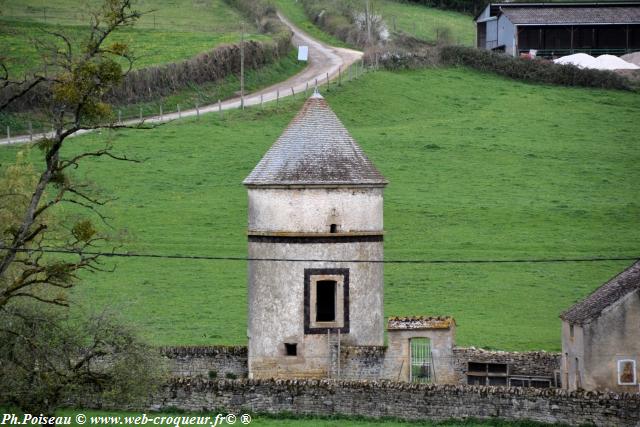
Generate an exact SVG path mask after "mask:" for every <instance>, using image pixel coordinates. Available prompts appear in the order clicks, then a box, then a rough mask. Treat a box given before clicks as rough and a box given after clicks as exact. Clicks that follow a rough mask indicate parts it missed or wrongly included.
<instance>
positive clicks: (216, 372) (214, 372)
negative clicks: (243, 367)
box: [209, 370, 218, 380]
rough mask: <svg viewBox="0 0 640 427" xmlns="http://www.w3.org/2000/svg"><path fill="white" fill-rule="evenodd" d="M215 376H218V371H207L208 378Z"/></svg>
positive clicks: (211, 378)
mask: <svg viewBox="0 0 640 427" xmlns="http://www.w3.org/2000/svg"><path fill="white" fill-rule="evenodd" d="M215 378H218V371H214V370H211V371H209V379H210V380H213V379H215Z"/></svg>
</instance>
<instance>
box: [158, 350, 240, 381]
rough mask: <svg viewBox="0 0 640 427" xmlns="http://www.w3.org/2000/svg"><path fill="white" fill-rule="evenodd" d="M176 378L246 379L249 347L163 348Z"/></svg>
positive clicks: (163, 352)
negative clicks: (213, 377)
mask: <svg viewBox="0 0 640 427" xmlns="http://www.w3.org/2000/svg"><path fill="white" fill-rule="evenodd" d="M160 351H161V352H162V354H164V355H165V356H166V357H167V358H168V359H169V360H170V365H169V366H170V367H171V373H172V374H173V376H174V377H198V376H200V377H203V378H211V377H212V376H215V377H216V378H227V377H233V378H246V377H247V376H248V362H247V347H240V346H238V347H227V346H202V347H200V346H189V347H162V348H161V349H160Z"/></svg>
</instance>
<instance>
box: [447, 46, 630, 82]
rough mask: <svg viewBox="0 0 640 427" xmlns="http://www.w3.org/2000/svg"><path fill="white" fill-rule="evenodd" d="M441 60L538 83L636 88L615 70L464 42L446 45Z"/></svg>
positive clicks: (449, 63) (450, 63)
mask: <svg viewBox="0 0 640 427" xmlns="http://www.w3.org/2000/svg"><path fill="white" fill-rule="evenodd" d="M440 62H441V63H442V64H444V65H454V66H457V65H464V66H467V67H471V68H475V69H476V70H480V71H489V72H494V73H497V74H500V75H502V76H507V77H511V78H513V79H518V80H525V81H531V82H538V83H548V84H557V85H564V86H585V87H598V88H603V89H624V90H631V89H632V88H631V86H630V84H629V81H628V80H627V79H626V78H624V77H622V76H620V75H618V74H616V73H615V72H613V71H605V70H592V69H581V68H578V67H576V66H573V65H561V64H554V63H553V62H550V61H546V60H541V59H537V60H530V59H523V58H514V57H512V56H509V55H506V54H504V53H498V52H491V51H487V50H481V49H475V48H470V47H463V46H445V47H442V48H441V49H440Z"/></svg>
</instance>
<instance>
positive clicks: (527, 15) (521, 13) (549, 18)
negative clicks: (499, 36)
mask: <svg viewBox="0 0 640 427" xmlns="http://www.w3.org/2000/svg"><path fill="white" fill-rule="evenodd" d="M501 11H502V13H503V14H504V15H506V16H507V18H509V21H511V22H512V23H514V24H537V25H562V24H633V23H640V4H637V5H634V6H628V7H624V6H610V7H607V6H606V5H601V6H598V7H569V6H555V5H552V4H551V5H548V6H544V7H518V6H517V5H515V4H514V5H513V6H506V7H501Z"/></svg>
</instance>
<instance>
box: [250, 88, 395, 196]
mask: <svg viewBox="0 0 640 427" xmlns="http://www.w3.org/2000/svg"><path fill="white" fill-rule="evenodd" d="M243 184H245V185H251V186H253V185H265V186H270V185H376V186H377V185H385V184H387V180H386V179H385V178H384V177H383V176H382V174H381V173H380V172H378V170H377V169H376V168H375V166H374V165H373V163H372V162H371V160H369V159H368V158H367V156H366V155H365V154H364V152H363V151H362V149H361V148H360V146H359V145H358V143H357V142H356V141H355V140H354V139H353V138H352V137H351V135H349V132H348V131H347V130H346V129H345V127H344V126H343V124H342V123H341V122H340V119H338V117H337V116H336V115H335V113H334V112H333V111H331V108H329V105H327V102H326V101H325V100H324V98H323V97H322V96H321V95H320V94H318V93H315V94H313V95H312V96H311V97H310V98H309V99H308V100H307V102H305V104H304V106H303V107H302V109H301V110H300V112H299V113H298V115H296V117H295V118H294V119H293V120H292V121H291V123H289V126H287V128H286V129H285V131H284V132H283V133H282V135H280V138H278V140H277V141H276V142H275V144H273V145H272V146H271V148H270V149H269V151H267V153H266V154H265V155H264V157H263V158H262V160H260V162H259V163H258V164H257V165H256V167H255V168H254V169H253V171H252V172H251V173H250V174H249V176H248V177H247V178H246V179H245V180H244V181H243Z"/></svg>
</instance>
